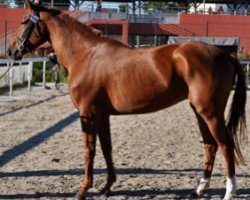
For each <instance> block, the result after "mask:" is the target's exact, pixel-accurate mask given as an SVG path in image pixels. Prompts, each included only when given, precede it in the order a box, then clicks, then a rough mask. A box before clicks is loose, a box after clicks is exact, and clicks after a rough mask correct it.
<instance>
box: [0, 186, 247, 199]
mask: <svg viewBox="0 0 250 200" xmlns="http://www.w3.org/2000/svg"><path fill="white" fill-rule="evenodd" d="M193 191H194V189H166V190H157V189H141V190H133V191H129V190H116V191H113V192H112V193H111V196H112V197H114V196H117V197H118V196H126V197H128V198H129V197H135V198H138V199H140V198H142V197H145V196H148V197H149V199H153V198H154V197H156V196H161V195H170V197H169V198H165V197H164V199H193V198H192V196H191V194H192V192H193ZM224 192H225V189H221V188H218V189H208V190H207V191H206V193H205V195H204V198H205V199H211V198H215V197H214V196H216V197H217V198H223V196H224ZM237 193H238V194H239V195H236V198H237V199H248V198H249V197H250V189H239V190H238V192H237ZM171 195H174V196H176V197H171ZM74 196H75V193H67V192H66V193H57V192H56V193H51V192H44V193H39V192H37V193H34V194H13V195H11V194H6V195H3V194H0V199H20V198H25V199H39V198H41V197H47V198H65V197H74ZM95 196H101V194H100V193H99V192H89V193H88V195H87V197H88V199H94V197H95Z"/></svg>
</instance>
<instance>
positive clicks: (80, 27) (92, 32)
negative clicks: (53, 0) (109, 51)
mask: <svg viewBox="0 0 250 200" xmlns="http://www.w3.org/2000/svg"><path fill="white" fill-rule="evenodd" d="M39 10H40V11H42V12H48V13H50V14H51V15H52V16H55V15H57V16H58V17H60V18H61V19H64V20H66V21H68V23H69V24H70V25H71V26H73V27H74V29H75V30H76V31H78V32H80V33H81V34H82V35H86V34H88V35H89V36H91V37H92V38H94V39H95V40H96V41H99V42H100V41H105V42H112V43H113V44H115V45H118V46H125V45H124V44H123V43H121V42H120V41H118V40H115V39H113V38H110V37H107V36H104V35H103V34H101V31H100V34H98V33H97V30H96V29H93V28H90V27H88V26H87V25H85V24H83V23H81V22H80V21H78V20H76V19H74V18H73V17H71V16H70V15H69V14H67V13H65V12H62V11H60V10H56V9H53V8H47V7H43V6H39Z"/></svg>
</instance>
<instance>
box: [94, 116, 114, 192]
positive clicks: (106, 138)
mask: <svg viewBox="0 0 250 200" xmlns="http://www.w3.org/2000/svg"><path fill="white" fill-rule="evenodd" d="M97 134H98V136H99V139H100V144H101V148H102V152H103V156H104V159H105V161H106V165H107V171H108V177H107V183H106V185H105V187H104V188H103V189H102V190H101V193H104V194H105V195H109V194H110V187H111V186H112V185H113V183H114V182H115V181H116V174H115V170H114V165H113V159H112V141H111V135H110V123H109V115H106V114H101V115H100V117H99V119H98V124H97Z"/></svg>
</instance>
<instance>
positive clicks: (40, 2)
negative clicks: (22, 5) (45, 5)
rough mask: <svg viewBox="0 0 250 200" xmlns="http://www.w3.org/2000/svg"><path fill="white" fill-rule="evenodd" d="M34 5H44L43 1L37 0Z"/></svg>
mask: <svg viewBox="0 0 250 200" xmlns="http://www.w3.org/2000/svg"><path fill="white" fill-rule="evenodd" d="M34 4H36V5H41V4H42V0H35V1H34Z"/></svg>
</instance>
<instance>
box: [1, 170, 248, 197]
mask: <svg viewBox="0 0 250 200" xmlns="http://www.w3.org/2000/svg"><path fill="white" fill-rule="evenodd" d="M201 171H202V170H201V169H170V170H167V169H150V168H118V169H116V173H117V174H118V175H129V174H133V175H140V174H155V175H164V174H166V175H167V174H182V175H183V176H185V175H190V174H193V175H195V174H197V173H200V172H201ZM94 173H95V174H97V175H98V174H99V175H100V174H104V173H106V170H105V169H95V172H94ZM82 174H83V170H82V169H72V170H39V171H23V172H1V173H0V178H9V177H37V176H65V175H69V176H73V175H77V176H81V175H82ZM215 176H221V177H223V175H222V174H215ZM244 177H250V175H244ZM193 191H194V189H169V188H168V189H164V190H160V189H157V188H154V189H137V190H136V189H135V190H123V189H115V190H114V191H112V193H111V197H113V198H114V197H119V196H123V197H127V198H129V197H130V198H134V199H140V198H149V199H154V198H158V197H159V198H161V197H162V196H164V199H193V197H192V196H190V194H192V192H193ZM224 193H225V189H224V188H216V189H215V188H211V189H208V190H206V194H205V197H204V199H211V198H212V197H213V198H214V197H215V196H216V197H218V198H222V197H223V195H224ZM74 195H75V192H65V193H59V192H55V193H53V192H43V193H40V192H36V193H33V194H0V199H39V198H71V197H72V198H73V197H74ZM100 195H101V194H100V193H99V192H93V191H90V192H88V198H87V199H95V197H99V196H100ZM165 196H169V198H168V197H165ZM249 197H250V188H246V189H239V190H238V191H237V195H236V198H237V199H248V198H249ZM113 198H112V199H113Z"/></svg>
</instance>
